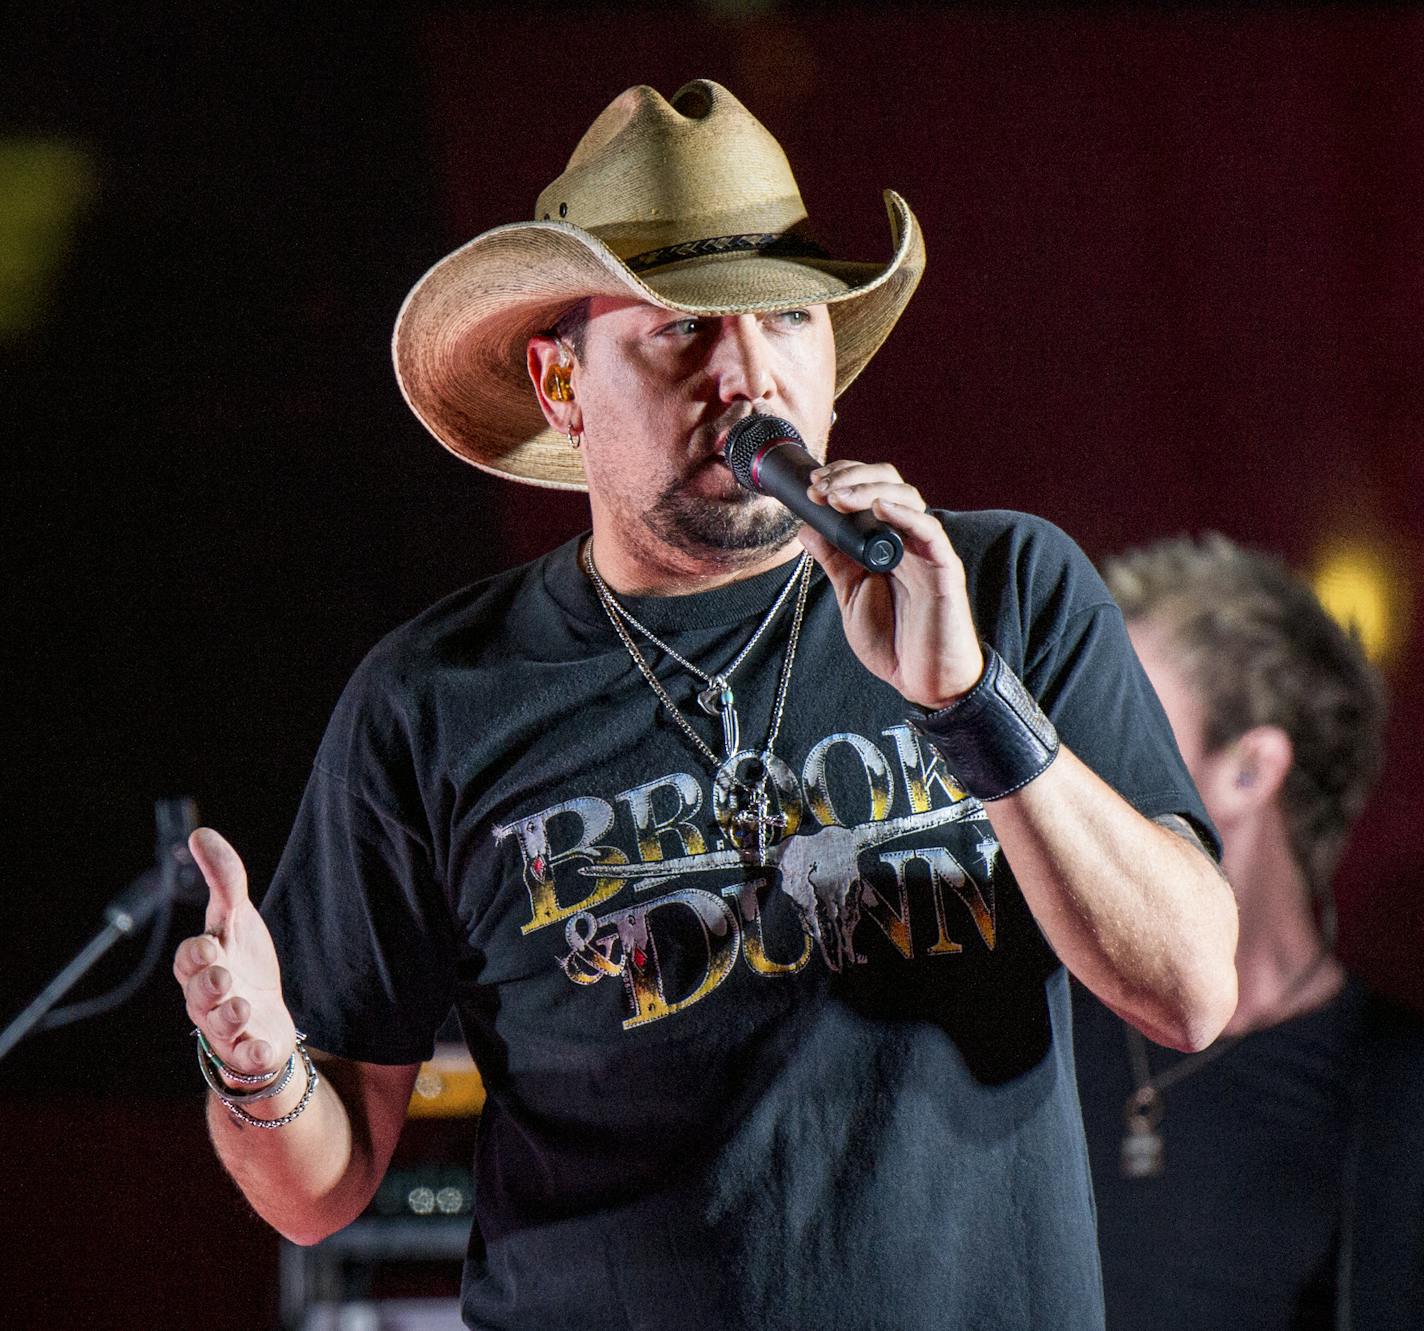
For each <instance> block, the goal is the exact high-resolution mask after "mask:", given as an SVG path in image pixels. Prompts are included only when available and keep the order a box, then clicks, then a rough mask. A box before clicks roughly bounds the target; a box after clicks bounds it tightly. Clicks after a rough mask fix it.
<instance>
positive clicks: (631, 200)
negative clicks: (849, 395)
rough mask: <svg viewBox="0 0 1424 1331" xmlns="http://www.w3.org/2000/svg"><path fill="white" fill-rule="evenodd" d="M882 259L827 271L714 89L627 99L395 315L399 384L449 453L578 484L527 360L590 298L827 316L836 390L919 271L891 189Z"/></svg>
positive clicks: (740, 114)
mask: <svg viewBox="0 0 1424 1331" xmlns="http://www.w3.org/2000/svg"><path fill="white" fill-rule="evenodd" d="M885 203H886V208H887V210H888V212H889V214H890V228H891V235H892V239H893V243H894V254H893V256H892V257H891V259H890V261H889V262H888V263H886V264H883V265H881V264H871V263H846V262H838V261H835V260H832V259H829V258H827V257H826V256H825V255H824V254H823V253H822V252H821V250H820V249H819V248H818V247H817V246H815V244H814V243H813V242H812V241H811V239H810V237H809V235H808V234H807V233H806V230H805V222H806V210H805V207H804V205H803V204H802V202H801V194H800V191H799V190H798V189H797V187H796V181H795V178H794V177H793V176H792V174H791V168H790V166H789V165H788V164H787V161H786V157H785V154H784V153H783V152H782V151H781V148H780V146H779V145H778V144H777V142H776V140H775V139H773V138H772V137H771V135H770V134H769V133H768V132H767V131H766V129H765V128H764V127H763V126H762V125H761V124H760V122H758V121H757V120H756V119H755V118H754V117H753V116H752V115H751V113H750V112H749V111H748V110H747V109H746V108H745V107H744V106H743V105H742V104H741V103H740V102H739V101H737V99H736V98H735V97H733V96H732V94H731V93H729V92H728V91H727V90H726V89H725V88H723V87H721V86H720V85H719V84H716V83H712V82H710V81H708V80H705V79H699V80H698V81H697V82H695V83H689V84H688V85H687V86H686V87H685V88H683V89H681V90H680V91H679V92H678V93H677V94H676V95H675V96H674V97H673V98H672V100H671V101H670V102H669V101H666V100H665V99H664V98H663V97H661V96H660V95H659V94H658V93H657V92H655V91H654V90H653V89H652V88H649V87H637V88H630V89H629V90H628V91H627V92H625V93H623V94H622V95H621V96H619V97H618V98H617V99H616V100H615V101H614V102H613V103H612V105H610V106H609V107H608V109H607V110H606V111H604V112H603V114H602V115H601V116H599V117H598V119H597V120H595V121H594V123H593V125H592V127H591V128H590V129H589V131H588V133H586V134H585V135H584V136H583V139H582V140H581V141H580V142H579V145H578V147H577V148H575V149H574V155H573V156H572V157H571V158H570V159H569V164H568V167H567V168H566V169H565V171H564V173H563V175H561V176H560V177H559V178H558V179H557V180H556V181H554V183H553V184H552V185H550V186H549V187H548V189H546V190H545V191H544V192H543V193H542V194H541V195H540V196H539V201H538V203H537V204H536V206H535V218H536V220H535V221H532V222H516V223H513V224H511V225H509V226H498V227H495V228H494V229H493V230H490V231H486V232H484V233H483V234H482V235H479V236H476V237H475V238H474V239H473V240H472V241H470V242H469V243H468V244H466V245H464V246H462V247H461V248H460V249H458V250H456V251H455V252H454V253H453V254H451V255H448V256H447V257H446V258H444V259H442V260H441V261H440V262H439V263H437V264H436V265H435V266H434V267H433V268H432V269H430V271H429V272H428V273H426V274H425V276H424V277H422V278H421V279H420V281H419V282H417V283H416V284H415V287H414V288H413V289H412V290H411V293H410V295H409V296H407V297H406V300H405V304H404V305H403V306H402V307H401V311H400V315H399V316H398V318H397V320H396V330H395V338H394V342H393V347H392V351H393V355H394V358H395V367H396V377H397V379H398V380H399V381H400V386H401V391H402V392H403V393H404V394H405V399H406V401H407V402H408V403H410V406H411V409H412V410H413V411H414V412H415V414H416V415H417V416H418V417H419V418H420V420H421V421H422V423H423V424H424V425H425V426H426V428H427V429H428V430H429V431H430V432H431V433H432V434H433V435H434V436H435V437H436V438H437V439H438V440H439V441H440V442H441V443H442V444H444V445H445V447H446V448H448V449H449V450H450V451H451V452H453V453H455V454H456V455H458V456H459V457H461V458H464V460H465V461H466V462H471V463H473V464H474V465H475V466H477V467H481V468H483V469H484V470H485V471H490V472H494V473H495V474H496V475H500V476H507V477H509V478H510V479H511V480H516V481H525V482H528V483H530V484H533V485H546V486H553V487H556V488H559V489H570V490H582V489H586V488H587V487H586V485H585V482H584V475H583V462H582V457H581V455H580V454H579V453H578V452H576V451H574V450H573V449H571V448H570V447H569V445H568V442H567V441H566V439H565V438H564V436H563V435H561V434H559V433H557V432H556V431H553V430H551V429H549V427H548V425H547V423H546V422H545V420H544V417H543V414H542V413H541V412H540V410H539V404H538V401H537V400H536V398H535V396H534V390H533V387H532V385H531V384H530V382H529V375H528V371H527V369H526V368H525V348H526V345H527V343H528V340H529V338H530V337H531V336H533V335H534V334H535V333H538V332H542V331H544V330H547V329H548V328H549V327H550V325H551V324H553V323H554V321H555V320H556V319H557V318H558V316H559V315H560V314H561V313H562V312H563V311H564V310H566V309H568V308H569V307H570V306H571V305H574V304H576V303H577V302H579V301H580V300H582V299H584V298H585V297H588V296H613V297H622V298H632V299H634V300H643V301H648V302H650V303H653V304H656V305H662V306H666V307H667V308H668V309H671V310H676V311H678V312H680V313H687V314H694V315H703V316H715V315H725V314H741V313H746V312H750V311H771V310H778V309H795V308H796V307H797V306H800V305H814V304H821V303H825V304H826V305H828V306H829V307H830V315H831V320H832V323H833V326H834V328H835V336H836V362H837V364H836V392H837V394H839V393H841V392H842V391H844V389H845V388H846V387H847V386H848V385H849V384H850V382H851V380H852V379H854V378H855V376H856V375H857V374H859V373H860V371H861V370H862V369H863V368H864V367H865V365H866V363H867V362H868V361H869V360H870V358H871V356H872V355H874V354H875V351H876V349H877V348H878V347H879V346H880V344H881V343H882V342H883V341H884V340H885V338H886V336H887V334H888V333H889V332H890V329H891V328H892V327H893V326H894V324H895V320H896V319H898V318H899V317H900V312H901V310H903V309H904V308H905V304H906V302H907V301H908V300H909V299H910V294H911V293H912V292H913V291H914V289H915V285H916V283H917V282H918V281H919V279H920V274H921V272H922V271H923V269H924V262H925V251H924V240H923V238H922V236H921V234H920V228H919V224H918V223H917V222H916V221H915V217H914V214H913V213H911V212H910V209H909V207H908V205H907V204H906V203H905V201H904V200H903V199H902V198H900V196H899V195H898V194H896V193H894V192H893V191H891V190H887V191H886V192H885Z"/></svg>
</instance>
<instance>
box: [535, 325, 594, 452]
mask: <svg viewBox="0 0 1424 1331" xmlns="http://www.w3.org/2000/svg"><path fill="white" fill-rule="evenodd" d="M525 364H526V365H527V367H528V370H529V379H530V381H531V382H532V383H533V385H534V396H535V397H537V398H538V399H539V410H540V411H542V412H543V413H544V419H545V420H546V421H548V422H549V425H550V426H551V427H552V428H553V429H555V430H557V431H558V432H559V433H560V434H570V433H573V434H578V433H579V432H581V431H582V429H583V414H582V413H581V412H580V411H579V407H578V403H577V401H576V400H575V397H574V378H573V376H574V359H573V357H572V356H571V355H570V354H569V349H568V347H567V346H566V345H565V344H564V343H563V342H561V341H559V340H558V338H554V337H548V336H546V335H545V334H543V333H537V334H535V336H533V337H531V338H530V339H529V345H528V347H527V348H526V351H525Z"/></svg>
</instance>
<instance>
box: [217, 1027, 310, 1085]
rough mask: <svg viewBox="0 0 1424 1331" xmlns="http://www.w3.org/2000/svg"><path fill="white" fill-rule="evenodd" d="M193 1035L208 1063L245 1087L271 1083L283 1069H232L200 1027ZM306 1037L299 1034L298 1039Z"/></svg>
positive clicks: (229, 1079)
mask: <svg viewBox="0 0 1424 1331" xmlns="http://www.w3.org/2000/svg"><path fill="white" fill-rule="evenodd" d="M193 1034H194V1035H196V1036H197V1037H198V1048H199V1050H200V1051H201V1052H202V1053H204V1054H206V1055H207V1058H208V1061H209V1062H210V1063H211V1064H212V1066H213V1070H214V1071H215V1072H218V1073H221V1074H222V1076H224V1077H226V1078H227V1080H228V1081H235V1082H238V1083H239V1084H240V1085H243V1086H260V1085H261V1084H262V1083H263V1082H269V1081H271V1080H272V1078H273V1077H275V1076H276V1075H277V1074H278V1073H279V1072H281V1070H282V1069H281V1068H275V1069H273V1070H272V1071H271V1072H239V1071H238V1070H237V1069H236V1068H230V1067H228V1065H227V1064H226V1063H224V1062H223V1061H222V1058H221V1056H220V1055H219V1054H218V1051H217V1050H216V1049H214V1048H213V1047H212V1045H210V1044H209V1043H208V1037H207V1036H206V1035H204V1034H203V1032H202V1031H201V1030H199V1029H198V1027H196V1026H194V1027H193ZM304 1038H305V1037H304V1036H303V1035H301V1034H300V1033H298V1035H297V1039H299V1040H301V1039H304Z"/></svg>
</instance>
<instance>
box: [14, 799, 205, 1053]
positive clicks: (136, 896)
mask: <svg viewBox="0 0 1424 1331" xmlns="http://www.w3.org/2000/svg"><path fill="white" fill-rule="evenodd" d="M153 814H154V824H155V827H156V831H157V838H156V840H157V844H156V850H155V856H156V859H157V863H156V864H154V865H153V866H152V867H151V868H148V869H145V870H144V871H143V873H141V874H139V876H138V877H137V878H135V879H134V880H133V882H131V883H130V884H129V885H128V887H126V888H125V889H124V890H123V891H122V892H121V893H119V895H118V896H117V897H115V898H114V900H113V901H111V902H110V903H109V904H108V905H107V906H106V907H105V908H104V919H105V920H106V921H107V923H106V924H105V925H104V927H103V929H101V930H100V931H99V933H98V934H96V935H95V936H94V938H92V939H91V940H90V941H89V943H88V944H86V945H85V947H84V948H83V950H82V951H80V953H79V954H78V956H76V957H75V958H74V960H73V961H71V962H70V963H69V964H68V965H67V966H65V967H64V969H63V970H61V971H60V972H59V974H58V975H56V976H55V977H54V979H52V980H51V981H50V982H49V983H48V984H47V985H46V986H45V987H44V989H42V990H41V991H40V993H39V994H38V995H36V997H35V998H34V1000H33V1001H32V1002H31V1003H30V1005H29V1006H28V1007H26V1008H25V1010H24V1011H23V1012H21V1013H20V1015H19V1016H18V1017H16V1018H15V1019H14V1021H12V1022H11V1023H10V1024H9V1025H8V1026H7V1027H6V1028H5V1029H4V1030H3V1031H0V1059H3V1058H4V1057H5V1056H6V1055H7V1054H8V1053H9V1052H10V1051H11V1050H12V1049H13V1048H14V1047H15V1046H16V1045H17V1044H19V1043H20V1041H21V1040H23V1039H24V1038H25V1036H26V1035H28V1034H29V1033H30V1032H31V1031H32V1030H34V1029H35V1028H36V1027H39V1028H40V1029H43V1026H42V1025H41V1023H42V1022H43V1021H44V1019H45V1018H46V1017H47V1016H49V1015H50V1011H51V1009H52V1008H53V1007H54V1005H55V1004H56V1003H57V1002H59V1000H60V999H61V998H63V997H64V995H65V994H66V993H68V992H69V990H70V989H71V988H73V986H74V985H75V984H76V983H77V982H78V981H79V980H80V979H81V978H82V977H83V976H84V975H86V974H87V973H88V972H89V970H90V969H91V968H92V967H93V965H94V963H95V962H96V961H98V960H99V958H100V957H102V956H103V955H104V953H106V952H107V951H108V950H109V949H110V948H111V947H113V945H114V944H115V943H117V942H118V941H119V939H121V938H124V937H127V936H128V935H129V934H132V933H133V932H134V931H135V930H137V929H140V928H141V927H142V926H143V925H145V924H146V923H147V922H148V921H149V920H150V919H151V918H152V917H153V916H154V914H155V913H156V912H158V911H159V910H160V909H162V910H164V911H165V913H166V911H167V910H168V908H170V907H171V906H172V904H173V902H174V901H175V900H178V899H180V898H183V897H188V896H191V895H193V894H194V893H195V892H196V891H197V890H198V889H199V888H200V887H201V885H202V881H203V876H202V874H201V873H200V872H199V871H198V866H197V865H196V864H194V863H193V856H192V854H191V853H190V852H189V850H188V834H189V833H190V832H191V831H192V830H193V829H194V828H195V827H196V826H197V824H198V815H197V806H196V805H195V804H194V803H193V801H192V800H190V799H167V800H156V801H155V802H154V810H153Z"/></svg>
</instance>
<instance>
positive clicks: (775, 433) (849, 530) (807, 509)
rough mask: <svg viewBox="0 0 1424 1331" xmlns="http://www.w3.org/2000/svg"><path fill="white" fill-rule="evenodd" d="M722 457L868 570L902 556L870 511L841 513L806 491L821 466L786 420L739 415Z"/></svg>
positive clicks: (751, 486)
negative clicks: (813, 473) (814, 473)
mask: <svg viewBox="0 0 1424 1331" xmlns="http://www.w3.org/2000/svg"><path fill="white" fill-rule="evenodd" d="M723 457H725V458H726V461H727V466H728V467H729V468H731V472H732V475H733V476H735V477H736V478H737V482H738V483H739V484H740V485H742V486H744V487H745V488H746V489H748V490H755V491H756V492H757V493H758V494H764V495H770V496H771V497H772V498H773V499H778V500H780V501H781V503H783V504H784V505H786V507H787V508H789V509H790V510H791V511H792V512H793V513H794V514H796V516H797V517H798V518H800V519H801V520H802V521H803V522H804V523H806V525H807V526H809V527H811V528H813V529H814V530H815V531H818V532H820V533H821V535H822V536H824V537H825V538H826V539H827V540H828V541H830V542H831V544H832V545H834V546H835V547H836V549H837V550H839V551H841V553H842V554H846V555H849V556H850V557H851V558H852V559H854V560H855V561H856V562H857V563H858V564H860V565H861V566H862V567H864V568H867V569H869V570H870V571H871V572H872V573H888V572H889V571H890V570H891V569H892V568H894V567H895V566H896V565H897V564H898V563H899V562H900V560H901V558H902V557H903V555H904V553H905V546H904V543H903V542H902V541H901V539H900V536H899V533H898V532H896V531H895V530H894V529H893V528H891V527H887V526H886V525H885V523H883V522H881V521H880V519H879V518H877V517H876V516H875V515H874V514H873V513H871V512H869V511H866V512H862V513H840V512H837V511H836V510H835V509H833V508H831V507H829V506H828V505H825V504H818V503H816V501H815V500H814V499H812V498H811V497H810V495H808V494H807V493H806V489H807V486H808V484H809V478H810V475H811V473H812V472H813V471H815V470H816V468H817V467H819V466H820V465H821V464H820V463H819V462H817V461H816V459H815V458H814V457H812V456H811V454H810V453H809V452H808V451H807V449H806V446H805V444H804V442H803V441H802V439H801V435H800V434H799V433H798V431H797V429H796V427H795V426H794V425H792V424H791V422H790V421H784V420H782V419H781V418H780V417H778V416H747V417H744V418H743V419H742V420H739V421H738V422H737V423H736V424H735V425H733V426H732V428H731V429H730V430H728V431H727V443H726V447H725V449H724V450H723Z"/></svg>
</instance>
